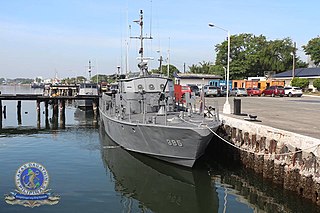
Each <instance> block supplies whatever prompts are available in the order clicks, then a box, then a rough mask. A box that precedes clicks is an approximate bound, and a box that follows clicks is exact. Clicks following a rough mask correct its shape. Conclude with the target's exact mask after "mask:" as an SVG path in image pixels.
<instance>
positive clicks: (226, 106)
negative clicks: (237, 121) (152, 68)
mask: <svg viewBox="0 0 320 213" xmlns="http://www.w3.org/2000/svg"><path fill="white" fill-rule="evenodd" d="M209 27H215V28H218V29H220V30H223V31H225V32H227V34H228V59H227V61H228V62H227V82H226V83H227V95H226V102H225V103H224V105H223V111H222V112H223V113H225V114H231V109H230V103H229V72H230V70H229V67H230V32H229V30H226V29H224V28H222V27H218V26H217V25H214V24H212V23H209Z"/></svg>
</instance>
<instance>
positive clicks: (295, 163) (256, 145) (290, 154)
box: [220, 115, 320, 205]
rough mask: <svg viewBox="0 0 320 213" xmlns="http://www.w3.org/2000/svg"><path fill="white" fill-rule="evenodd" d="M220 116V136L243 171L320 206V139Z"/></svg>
mask: <svg viewBox="0 0 320 213" xmlns="http://www.w3.org/2000/svg"><path fill="white" fill-rule="evenodd" d="M220 116H221V120H222V121H223V126H222V132H221V133H220V134H221V136H223V137H224V138H225V139H227V140H228V141H230V142H231V143H232V144H233V145H234V146H237V147H238V152H239V155H240V161H241V163H242V164H243V165H244V166H245V167H247V168H250V169H252V170H254V171H255V172H256V173H258V174H261V175H262V176H263V177H264V178H266V179H270V180H272V181H273V182H274V183H276V184H279V185H281V186H283V188H285V189H288V190H291V191H294V192H296V193H297V194H299V195H300V196H302V197H304V198H307V199H310V200H312V201H313V202H315V203H317V204H318V205H320V168H319V164H320V158H319V156H320V140H319V139H316V138H312V137H307V136H303V135H299V134H296V133H292V132H288V131H284V130H280V129H275V128H272V127H268V126H264V125H261V124H259V123H257V122H250V121H245V120H240V119H236V118H232V117H228V116H225V115H220Z"/></svg>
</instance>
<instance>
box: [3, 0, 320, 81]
mask: <svg viewBox="0 0 320 213" xmlns="http://www.w3.org/2000/svg"><path fill="white" fill-rule="evenodd" d="M319 7H320V1H316V0H306V1H298V0H281V1H280V0H268V1H266V0H265V1H262V0H242V1H239V0H198V1H195V0H134V1H133V0H116V1H111V0H54V1H48V0H0V77H5V78H17V77H25V78H36V77H43V78H52V77H54V76H55V75H57V76H58V77H60V78H65V77H73V76H80V75H82V76H85V77H88V61H89V60H91V62H92V66H93V68H92V75H95V74H106V75H108V74H114V73H116V72H117V67H118V66H120V71H121V72H122V73H125V72H126V71H137V70H138V68H137V63H138V61H137V57H138V56H139V55H138V51H139V41H138V40H135V39H129V38H128V37H130V36H139V25H138V24H136V23H134V22H133V21H134V20H138V19H139V11H140V10H143V12H144V36H150V35H151V36H152V37H153V39H152V40H145V42H144V46H145V48H144V50H145V56H148V57H151V58H153V60H150V61H149V69H154V68H157V67H158V66H159V61H158V59H159V57H160V55H162V56H163V58H164V59H167V58H168V53H169V59H170V64H173V65H175V66H176V67H177V68H178V69H179V70H180V71H183V65H184V63H185V64H186V71H188V66H191V65H192V64H198V63H199V62H202V61H210V62H214V61H215V56H216V53H215V50H214V46H215V45H216V44H219V43H221V42H223V41H224V40H225V39H226V38H227V32H226V31H223V30H221V29H219V28H211V27H209V26H208V23H214V24H215V25H217V26H219V27H221V28H223V29H225V30H227V31H229V32H230V34H231V35H235V34H240V33H252V34H254V35H261V34H262V35H264V36H266V37H267V39H268V40H275V39H283V38H287V37H289V38H291V39H292V40H293V41H295V42H296V43H297V48H298V51H297V54H298V56H299V57H300V59H302V60H303V61H307V57H306V56H305V55H304V52H303V49H302V47H301V46H302V45H306V44H307V43H308V41H309V40H311V39H312V38H315V37H317V36H318V35H319V27H318V25H319V20H320V13H319V12H318V8H319ZM129 26H130V27H129ZM231 42H232V41H231ZM127 43H128V45H126V44H127ZM127 58H128V60H126V59H127ZM126 61H128V62H129V63H126ZM166 63H167V62H166V61H165V62H164V64H166ZM231 71H232V70H231Z"/></svg>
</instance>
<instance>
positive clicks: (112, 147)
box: [102, 146, 120, 149]
mask: <svg viewBox="0 0 320 213" xmlns="http://www.w3.org/2000/svg"><path fill="white" fill-rule="evenodd" d="M102 148H104V149H116V148H120V146H103V147H102Z"/></svg>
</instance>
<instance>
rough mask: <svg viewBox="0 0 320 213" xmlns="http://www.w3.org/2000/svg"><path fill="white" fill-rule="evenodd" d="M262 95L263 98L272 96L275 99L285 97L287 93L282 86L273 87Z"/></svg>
mask: <svg viewBox="0 0 320 213" xmlns="http://www.w3.org/2000/svg"><path fill="white" fill-rule="evenodd" d="M262 95H263V96H265V95H270V96H272V97H274V96H280V97H282V96H284V95H285V93H284V88H283V87H282V86H271V87H268V88H267V89H265V90H263V91H262Z"/></svg>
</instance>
